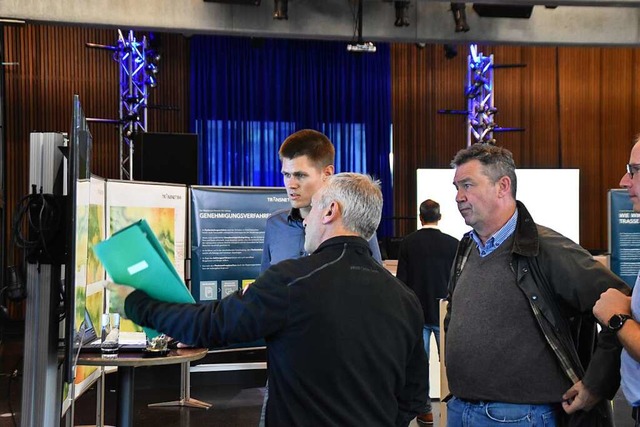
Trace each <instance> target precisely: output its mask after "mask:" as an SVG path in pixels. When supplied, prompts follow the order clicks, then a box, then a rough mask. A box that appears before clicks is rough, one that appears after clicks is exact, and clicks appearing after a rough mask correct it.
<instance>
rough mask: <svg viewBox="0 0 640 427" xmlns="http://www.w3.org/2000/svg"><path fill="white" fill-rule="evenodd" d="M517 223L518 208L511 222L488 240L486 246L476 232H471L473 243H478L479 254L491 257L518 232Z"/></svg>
mask: <svg viewBox="0 0 640 427" xmlns="http://www.w3.org/2000/svg"><path fill="white" fill-rule="evenodd" d="M517 222H518V209H517V208H516V210H515V212H514V213H513V215H511V218H509V221H507V223H506V224H505V225H503V226H502V228H500V229H499V230H498V231H496V232H495V233H493V235H492V236H491V237H490V238H489V239H488V240H487V243H485V244H484V245H483V244H482V240H480V237H479V236H478V234H477V233H476V231H475V230H471V237H472V238H473V241H474V242H476V245H478V252H480V256H481V257H485V256H487V255H489V254H490V253H491V252H493V251H494V250H496V249H497V248H498V246H500V245H501V244H502V243H504V241H505V240H507V239H508V238H509V237H510V236H511V235H512V234H513V232H514V231H516V223H517Z"/></svg>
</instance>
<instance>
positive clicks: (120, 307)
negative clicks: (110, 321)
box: [105, 282, 136, 319]
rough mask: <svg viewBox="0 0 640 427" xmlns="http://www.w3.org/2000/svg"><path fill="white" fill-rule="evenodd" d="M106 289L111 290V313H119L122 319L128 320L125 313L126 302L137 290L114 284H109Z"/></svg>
mask: <svg viewBox="0 0 640 427" xmlns="http://www.w3.org/2000/svg"><path fill="white" fill-rule="evenodd" d="M105 288H107V289H108V290H109V312H111V313H119V314H120V317H122V318H123V319H127V314H126V313H125V312H124V301H125V300H126V299H127V297H128V296H129V294H130V293H131V292H133V291H135V290H136V288H134V287H131V286H127V285H118V284H116V283H113V282H107V283H106V285H105Z"/></svg>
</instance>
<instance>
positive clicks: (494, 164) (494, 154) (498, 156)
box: [451, 143, 518, 199]
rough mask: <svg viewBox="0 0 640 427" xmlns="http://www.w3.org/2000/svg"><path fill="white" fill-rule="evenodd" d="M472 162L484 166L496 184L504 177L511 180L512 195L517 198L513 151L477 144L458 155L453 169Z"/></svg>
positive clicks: (454, 159) (454, 160) (453, 163)
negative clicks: (476, 161) (474, 161)
mask: <svg viewBox="0 0 640 427" xmlns="http://www.w3.org/2000/svg"><path fill="white" fill-rule="evenodd" d="M471 160H478V161H479V162H480V163H481V164H482V166H484V168H483V169H484V173H485V175H486V176H487V177H488V178H489V179H490V180H491V182H493V183H496V182H497V181H498V180H499V179H500V178H502V177H503V176H508V177H509V179H511V195H512V196H513V198H514V199H515V198H516V191H517V189H518V180H517V178H516V163H515V162H514V161H513V154H511V151H509V150H507V149H506V148H503V147H498V146H496V145H492V144H486V143H477V144H473V145H472V146H471V147H467V148H465V149H463V150H460V151H458V152H457V153H456V155H455V157H454V158H453V160H452V161H451V167H452V168H457V167H458V166H460V165H463V164H465V163H467V162H470V161H471Z"/></svg>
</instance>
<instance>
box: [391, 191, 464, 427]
mask: <svg viewBox="0 0 640 427" xmlns="http://www.w3.org/2000/svg"><path fill="white" fill-rule="evenodd" d="M419 217H420V223H421V224H422V228H421V229H420V230H417V231H414V232H413V233H411V234H409V235H408V236H407V237H405V238H404V239H403V240H402V243H401V244H400V253H399V255H398V271H397V274H396V276H397V277H398V279H400V280H401V281H402V282H404V283H405V284H406V285H407V286H408V287H409V288H411V290H413V291H414V292H415V293H416V295H417V296H418V300H420V304H421V305H422V313H423V315H424V328H423V331H422V337H423V340H424V350H425V352H426V353H427V374H428V373H429V370H428V359H429V352H430V345H429V344H430V341H431V333H433V334H434V335H435V338H436V345H437V346H438V354H440V316H439V313H440V300H441V299H443V298H445V297H446V296H447V284H448V283H449V276H450V274H451V265H452V264H453V259H454V257H455V256H456V249H457V247H458V239H456V238H454V237H451V236H449V235H448V234H445V233H443V232H442V231H440V230H438V221H440V219H441V217H442V216H441V215H440V205H439V204H438V203H437V202H435V201H433V200H431V199H428V200H425V201H424V202H422V203H421V204H420V214H419ZM427 380H428V377H427ZM417 422H418V425H421V426H422V425H424V426H429V425H433V414H432V413H431V399H430V397H429V389H428V388H427V404H426V406H425V408H424V410H423V411H422V413H421V414H420V415H418V418H417Z"/></svg>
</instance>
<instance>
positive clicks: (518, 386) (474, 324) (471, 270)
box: [445, 144, 628, 427]
mask: <svg viewBox="0 0 640 427" xmlns="http://www.w3.org/2000/svg"><path fill="white" fill-rule="evenodd" d="M452 165H453V166H454V167H455V168H456V172H455V177H454V182H453V183H454V185H455V187H456V189H457V195H456V202H457V203H458V210H459V211H460V213H461V215H462V216H463V218H464V220H465V223H466V224H467V225H469V226H471V227H472V228H473V230H472V231H471V232H469V233H468V234H467V235H465V237H464V238H463V239H462V241H461V242H460V245H459V248H458V253H457V255H456V260H455V262H454V270H453V275H452V277H451V282H450V284H449V296H448V299H449V306H448V309H447V318H446V319H445V327H446V328H447V329H446V368H447V378H448V381H449V388H450V390H451V393H452V395H453V398H452V399H451V400H449V402H448V403H447V409H448V411H447V416H448V425H449V426H462V425H473V426H474V427H475V426H478V427H484V426H494V425H503V424H502V423H508V422H518V425H532V426H533V425H550V426H554V425H558V423H561V422H562V420H561V418H560V416H561V415H562V414H561V411H562V409H563V410H564V412H565V413H567V414H574V413H578V412H580V413H579V414H576V415H574V416H587V417H589V416H596V415H598V414H597V412H598V413H600V414H601V413H602V411H596V410H591V409H592V408H593V407H594V406H595V405H596V404H597V403H598V402H600V401H601V400H602V399H603V398H608V399H611V398H613V396H614V394H615V392H616V390H617V388H618V385H619V372H618V371H619V368H620V361H619V358H620V344H619V342H618V341H617V339H616V337H615V334H613V333H612V332H611V331H607V330H603V331H602V332H601V333H600V334H599V336H598V340H597V347H596V349H595V352H594V353H593V355H592V358H591V362H590V363H589V364H588V366H587V367H586V369H585V370H583V366H582V365H581V363H580V357H579V356H580V354H578V352H577V351H576V349H575V348H574V347H573V346H574V344H573V343H574V341H573V340H572V336H571V330H570V328H569V326H568V325H569V323H570V320H571V319H572V318H573V319H576V318H580V317H581V316H589V315H590V313H591V310H592V308H593V306H594V304H595V302H596V300H597V299H598V297H599V295H600V294H601V293H602V292H604V291H605V290H606V289H608V288H617V289H620V290H623V291H624V292H628V287H627V285H626V284H625V283H624V282H623V281H622V280H620V279H619V278H618V277H617V276H615V275H614V274H613V273H611V272H610V271H609V270H608V269H606V268H605V267H604V266H602V264H600V263H599V262H597V261H595V260H594V259H593V257H591V255H590V254H589V253H588V252H587V251H585V250H584V249H582V248H581V247H580V246H578V245H577V244H575V243H574V242H572V241H571V240H569V239H567V238H566V237H564V236H562V235H560V234H558V233H556V232H554V231H553V230H550V229H548V228H546V227H543V226H540V225H536V224H535V223H534V221H533V218H531V215H529V212H528V211H527V209H526V208H525V206H524V205H523V204H522V203H520V202H517V201H516V187H517V181H516V175H515V163H514V161H513V157H512V155H511V153H510V152H509V151H508V150H506V149H504V148H501V147H496V146H493V145H489V144H476V145H473V146H471V147H469V148H467V149H465V150H461V151H460V152H458V154H456V156H455V158H454V159H453V162H452ZM589 354H590V352H589ZM560 408H562V409H560ZM589 410H591V412H590V413H589V414H584V413H583V411H589ZM463 420H465V421H463ZM575 425H583V424H575Z"/></svg>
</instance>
